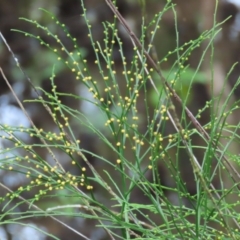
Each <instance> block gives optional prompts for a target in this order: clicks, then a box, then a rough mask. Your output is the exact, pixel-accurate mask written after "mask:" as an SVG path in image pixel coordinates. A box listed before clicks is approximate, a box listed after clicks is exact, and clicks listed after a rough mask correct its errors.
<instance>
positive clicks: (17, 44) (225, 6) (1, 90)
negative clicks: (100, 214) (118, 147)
mask: <svg viewBox="0 0 240 240" xmlns="http://www.w3.org/2000/svg"><path fill="white" fill-rule="evenodd" d="M173 2H174V3H175V4H176V14H177V20H176V21H175V19H174V14H173V12H172V11H169V12H167V13H166V14H164V16H163V18H162V21H161V23H160V27H161V28H160V30H159V31H158V33H157V36H156V38H155V41H154V45H155V50H156V53H157V55H158V57H159V59H164V57H165V56H167V55H169V54H168V53H169V51H172V50H174V49H175V48H176V46H177V43H176V22H177V29H178V34H179V35H178V37H179V45H181V44H184V43H185V42H189V41H190V40H193V39H195V38H197V37H198V36H199V35H200V34H201V33H202V32H203V31H204V30H207V29H210V28H211V26H212V21H213V12H214V8H215V1H209V0H187V1H182V0H174V1H173ZM232 2H233V1H231V3H230V2H229V1H223V0H222V1H220V2H219V6H218V8H219V10H218V16H217V18H218V20H219V21H223V20H224V19H226V18H228V17H229V16H232V17H231V18H230V19H229V20H228V21H227V22H226V23H224V24H223V26H222V28H223V29H222V32H221V34H219V35H218V37H217V38H216V40H215V59H214V63H216V64H217V65H216V68H214V70H215V71H216V72H215V74H216V75H217V76H219V79H224V78H225V76H226V73H227V72H228V71H229V69H230V67H231V66H232V65H233V64H234V63H235V62H238V61H239V58H240V54H239V52H240V51H239V50H240V44H239V42H240V41H239V31H240V27H239V25H240V23H239V22H238V21H239V14H240V13H239V10H238V7H237V5H236V3H237V4H238V2H240V1H236V3H232ZM165 3H166V1H165V0H147V1H138V0H117V5H118V8H119V11H120V12H121V14H122V15H123V16H124V17H125V18H126V20H127V21H128V24H129V25H130V26H131V27H132V29H133V31H134V32H135V33H136V34H137V35H138V36H140V35H141V23H142V16H141V14H139V12H142V13H143V14H144V15H145V22H148V21H149V20H150V19H152V17H153V16H154V14H155V13H156V12H158V11H161V9H163V7H164V5H165ZM85 6H86V9H87V16H88V18H89V21H90V22H91V24H92V32H93V36H94V39H95V40H98V41H99V42H102V41H103V38H104V35H103V25H102V22H103V21H107V20H111V19H112V12H111V11H110V9H109V8H108V7H107V5H106V3H105V1H104V0H86V1H85ZM39 8H45V9H46V10H48V11H49V12H52V13H53V14H54V15H56V16H57V18H58V19H59V20H60V21H61V22H62V23H64V24H66V27H67V28H68V30H69V32H70V33H71V35H72V36H73V37H75V38H76V39H77V43H78V45H79V46H80V47H81V49H82V51H83V52H84V54H85V55H86V59H87V60H88V63H89V64H90V65H91V72H92V74H93V75H94V76H95V78H96V79H97V77H98V74H99V73H98V69H97V67H96V66H95V64H94V60H95V59H94V57H95V55H94V52H93V50H92V48H91V46H90V41H89V39H88V37H87V34H88V31H87V28H86V26H85V23H84V21H83V18H81V17H80V15H81V14H82V8H81V2H80V0H67V1H66V0H51V1H49V0H41V1H36V0H1V1H0V30H1V32H2V34H3V35H4V37H5V38H6V40H7V42H8V44H9V45H10V46H11V48H12V50H13V51H14V53H15V54H16V56H17V58H18V60H19V62H20V63H21V65H22V67H23V69H24V70H25V72H26V74H27V75H28V76H29V77H30V79H31V80H32V82H33V83H34V84H35V85H36V86H41V87H43V88H44V89H45V90H46V91H51V84H50V82H49V77H50V75H51V73H52V66H53V65H54V64H56V56H55V54H54V53H53V52H52V51H50V50H49V49H47V48H45V47H43V46H42V45H40V44H39V42H38V41H37V40H36V39H33V38H30V37H25V36H24V35H22V34H20V33H18V32H14V31H11V29H19V30H23V31H27V32H29V33H32V34H35V35H39V36H41V38H43V39H44V40H45V41H46V42H49V43H50V44H52V45H53V46H54V44H55V43H54V42H53V40H52V39H50V38H49V37H48V36H46V35H43V33H42V32H41V31H40V30H39V29H37V28H36V27H35V26H34V25H32V24H29V23H27V22H25V21H22V20H19V17H24V18H29V19H32V20H37V21H38V22H39V23H41V24H42V25H45V26H47V27H48V28H49V29H51V31H52V32H53V33H54V34H57V35H58V36H59V37H60V38H61V40H62V41H63V43H64V44H65V46H66V47H67V48H68V49H69V51H71V50H72V49H73V46H72V44H71V42H70V41H69V39H68V38H67V37H66V36H65V34H64V32H63V31H62V30H61V29H59V27H58V26H57V25H56V24H55V23H54V22H53V21H52V19H51V17H50V16H49V15H47V14H45V13H44V12H43V11H39ZM121 38H122V39H123V43H124V44H123V47H124V52H125V56H126V58H127V59H130V58H131V53H132V45H131V41H130V40H129V38H128V36H127V35H126V33H125V32H124V31H122V32H121ZM203 51H204V49H203V48H202V47H199V48H198V49H196V50H194V51H193V52H192V54H191V56H190V57H189V59H188V60H187V61H186V62H185V65H186V66H188V68H186V70H185V73H183V74H182V75H181V81H182V83H181V85H179V86H178V85H177V86H176V90H177V91H178V92H179V93H180V95H181V96H184V95H185V94H186V92H187V91H188V86H189V85H190V82H191V81H192V76H193V75H195V74H196V75H195V78H194V84H193V85H192V89H191V96H190V98H189V100H191V101H188V102H187V104H188V106H189V108H190V109H191V111H192V112H193V113H194V114H197V113H198V109H201V108H203V107H204V105H205V103H206V101H208V100H209V99H210V98H211V97H212V96H211V94H212V92H211V91H210V77H209V74H208V73H209V71H210V70H211V69H210V64H209V60H210V58H209V56H208V55H206V59H205V60H204V61H205V63H204V64H202V65H201V67H200V71H198V72H197V73H196V72H195V69H196V68H197V67H198V64H199V60H200V58H201V55H202V53H203ZM114 58H115V59H114V61H115V63H116V65H117V63H118V61H119V62H120V56H119V54H118V51H117V48H116V53H115V56H114ZM175 60H176V55H175V54H171V55H169V56H168V57H167V61H163V62H162V63H161V67H162V69H163V72H164V75H165V76H166V77H167V78H169V79H172V74H174V69H171V67H172V65H173V63H174V61H175ZM57 64H58V65H57V68H56V69H57V70H56V72H57V77H56V80H55V82H56V85H57V89H58V91H60V92H66V93H74V94H77V95H82V96H85V97H87V93H86V89H85V88H84V86H83V85H82V84H81V83H79V82H77V81H75V79H74V76H72V75H71V73H70V71H69V70H68V69H67V68H66V66H65V65H64V64H61V62H58V63H57ZM0 66H1V67H2V69H3V70H4V72H5V74H6V76H7V78H8V79H9V80H10V82H11V84H12V85H13V88H14V90H15V91H16V93H17V94H18V96H19V98H20V99H21V100H23V99H32V98H34V97H35V95H34V93H33V90H32V89H31V86H30V85H29V83H28V82H27V81H26V78H25V76H24V75H23V74H22V73H21V72H19V70H18V68H16V66H15V62H14V60H13V59H12V56H11V54H10V53H9V52H8V50H7V48H6V47H5V45H4V44H3V42H2V41H1V40H0ZM119 69H121V66H120V64H119ZM239 75H240V66H239V64H238V65H236V67H235V68H234V70H233V72H232V73H231V74H230V77H229V79H228V84H229V87H230V88H231V87H232V86H233V85H234V83H235V82H236V80H237V78H238V77H239ZM219 81H220V80H219ZM120 84H121V83H120ZM214 84H216V86H217V85H218V84H219V86H222V83H221V82H218V81H216V82H214ZM158 87H159V88H161V86H158ZM123 89H124V87H123ZM148 93H149V99H150V103H152V104H153V105H155V103H156V101H158V99H157V97H156V96H155V95H154V93H153V92H152V91H150V90H149V92H148ZM84 94H85V95H84ZM235 97H236V98H239V97H240V89H239V88H237V89H236V91H235ZM61 100H62V102H63V103H64V104H66V105H68V106H70V107H72V108H74V109H79V110H81V111H82V112H84V113H85V114H86V115H87V116H88V117H89V118H91V119H92V120H93V122H94V120H95V122H94V124H99V128H101V127H103V124H102V123H103V122H104V119H102V116H101V114H100V112H98V111H97V110H96V109H94V108H90V107H89V106H87V105H84V104H83V103H81V101H79V100H73V99H72V98H68V97H63V98H62V99H61ZM25 107H26V109H27V110H28V112H29V114H30V116H31V118H32V119H33V121H34V122H35V124H36V126H37V127H38V128H43V129H45V130H46V131H47V130H52V129H54V126H53V123H52V121H51V118H50V116H49V115H48V113H47V112H46V111H45V110H44V109H43V107H41V106H40V104H36V103H31V104H28V103H26V104H25ZM140 109H141V108H140ZM19 110H20V109H19V108H18V106H17V104H16V102H15V100H14V98H13V97H12V95H11V93H10V92H9V89H8V87H7V86H6V84H5V82H4V80H3V78H2V76H0V122H1V123H6V124H9V125H14V124H15V125H20V124H22V125H23V126H26V127H27V126H29V125H28V123H27V120H26V119H25V117H24V115H23V114H21V113H20V111H19ZM149 111H151V105H150V106H149ZM141 116H142V119H141V123H142V129H143V131H144V128H145V127H146V121H147V119H144V116H145V115H144V113H143V114H142V115H141ZM208 121H209V113H208V112H207V111H205V112H204V114H202V116H201V119H200V122H201V123H202V124H204V123H207V122H208ZM236 121H239V116H236ZM72 123H73V126H74V127H73V128H74V131H75V135H76V136H78V137H79V139H81V142H82V148H85V149H87V150H88V151H90V152H95V153H98V154H99V155H105V156H106V155H107V154H108V152H107V150H106V149H105V146H104V145H103V144H102V143H101V141H99V139H96V138H95V136H93V135H92V134H91V133H90V132H89V131H87V130H86V129H85V128H83V127H80V126H79V125H78V124H77V123H74V122H72ZM166 131H167V132H171V131H172V129H171V126H168V129H167V130H166ZM26 141H31V140H29V139H26ZM35 141H38V140H37V139H35ZM193 141H194V140H193ZM195 141H196V144H201V143H199V142H198V141H199V140H198V139H195ZM42 151H43V152H42V153H41V154H42V156H44V155H45V159H48V156H47V153H45V152H44V150H42ZM197 151H198V153H196V154H198V156H200V157H199V158H201V156H203V154H204V153H203V152H202V151H201V150H197ZM184 154H185V153H182V163H181V164H182V165H183V166H184V167H183V168H182V174H183V176H184V179H185V181H186V183H187V187H188V190H189V193H190V194H194V193H195V191H196V190H195V184H194V181H193V174H192V170H191V166H190V164H189V163H188V159H187V157H186V155H185V156H184ZM173 155H174V153H173ZM87 157H88V159H89V161H90V162H91V163H92V164H93V165H94V166H95V167H96V168H99V169H101V168H104V167H106V166H103V165H102V164H103V163H99V162H98V161H96V159H94V157H93V156H91V155H88V156H87ZM111 157H113V158H114V156H108V158H111ZM129 157H131V154H130V153H129ZM61 159H62V160H61V161H62V164H63V165H64V167H65V168H66V169H67V170H68V171H71V172H75V174H77V172H76V171H77V170H76V169H73V168H74V167H73V166H72V165H71V164H70V162H69V161H67V159H64V157H63V156H62V157H61ZM79 161H81V159H79ZM159 173H160V176H161V178H162V183H163V184H165V185H166V186H172V185H173V184H174V183H172V182H171V180H169V177H168V174H167V169H165V168H164V166H161V165H159ZM79 174H80V173H79ZM149 179H151V176H149ZM0 180H1V181H2V182H3V183H4V184H6V185H7V186H9V187H10V188H12V189H13V190H14V189H17V188H18V187H19V186H20V185H21V184H23V183H24V181H25V180H24V179H23V177H22V176H20V175H17V174H13V173H9V172H7V173H6V172H0ZM216 184H217V183H216ZM97 191H98V190H97V189H96V192H97ZM4 194H5V192H4V191H3V190H2V189H0V195H4ZM97 194H98V195H99V198H105V200H104V201H108V200H107V197H105V196H103V195H104V193H101V191H99V192H98V193H97ZM166 194H168V193H166ZM169 197H170V198H171V197H172V199H173V201H174V196H169ZM132 200H133V201H136V202H139V203H144V202H146V201H147V199H145V198H144V196H142V195H141V192H140V191H138V190H136V193H135V194H134V199H132ZM62 201H64V199H60V198H59V204H60V203H62ZM68 203H69V202H68ZM41 204H42V206H45V205H46V204H47V205H49V206H51V205H52V203H51V202H47V203H44V202H42V203H41ZM55 204H56V203H55ZM19 211H24V209H19ZM65 221H66V222H68V223H69V224H70V225H72V226H73V227H75V228H79V229H81V231H83V233H84V234H86V235H87V236H89V238H90V239H96V240H100V239H107V238H106V236H105V235H104V232H101V230H99V229H95V228H93V227H92V226H93V225H94V224H95V222H94V221H92V222H91V221H87V222H86V221H84V220H83V219H65ZM29 224H37V225H38V226H40V227H43V228H48V229H49V231H50V232H51V233H53V234H56V235H57V236H59V237H60V239H62V240H65V239H66V240H67V239H76V238H74V237H75V236H74V234H73V233H71V232H69V231H67V230H65V229H63V228H61V227H59V226H58V225H57V224H56V223H54V222H52V221H50V220H46V219H36V221H35V222H33V221H32V220H31V222H29ZM23 229H24V228H23V227H22V228H21V229H20V228H14V227H13V226H5V228H4V229H3V228H1V229H0V230H1V231H0V232H5V233H4V234H7V235H8V236H7V237H6V239H11V238H12V239H33V238H27V235H28V233H29V232H27V231H25V235H23V236H22V235H21V236H20V235H18V237H17V238H14V236H15V234H16V232H18V233H19V232H21V231H22V232H23ZM28 231H30V230H29V229H28ZM34 234H36V233H34ZM2 236H3V235H2ZM0 238H1V237H0ZM1 239H3V238H1ZM34 239H46V238H45V237H44V236H38V238H34Z"/></svg>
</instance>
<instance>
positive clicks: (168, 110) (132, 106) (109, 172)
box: [0, 1, 239, 239]
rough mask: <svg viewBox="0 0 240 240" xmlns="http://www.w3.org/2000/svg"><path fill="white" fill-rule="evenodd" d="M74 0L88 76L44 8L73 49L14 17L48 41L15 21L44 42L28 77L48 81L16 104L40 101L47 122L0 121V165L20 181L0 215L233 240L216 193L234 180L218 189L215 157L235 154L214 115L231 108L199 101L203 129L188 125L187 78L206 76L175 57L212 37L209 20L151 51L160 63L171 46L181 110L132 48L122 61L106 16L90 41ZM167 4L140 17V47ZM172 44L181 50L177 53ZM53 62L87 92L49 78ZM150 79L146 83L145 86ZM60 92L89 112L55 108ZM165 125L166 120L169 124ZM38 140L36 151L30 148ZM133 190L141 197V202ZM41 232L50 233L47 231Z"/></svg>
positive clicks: (120, 233) (224, 195) (234, 227)
mask: <svg viewBox="0 0 240 240" xmlns="http://www.w3.org/2000/svg"><path fill="white" fill-rule="evenodd" d="M83 10H84V14H83V16H82V17H83V18H84V19H85V22H86V25H87V27H88V30H89V35H88V36H89V41H91V45H92V48H93V50H94V52H95V62H94V64H95V66H96V67H97V69H98V72H97V74H94V73H93V70H92V69H93V64H91V63H89V62H88V61H87V59H86V51H85V50H84V49H82V48H81V47H80V46H78V44H77V39H75V38H73V37H72V36H71V35H70V33H69V32H68V29H67V27H66V26H65V25H64V24H61V23H60V22H59V21H58V19H56V17H55V16H53V15H52V14H51V13H49V12H47V11H46V10H43V11H44V12H45V13H46V14H47V15H51V17H52V21H53V22H55V23H56V25H58V26H59V28H60V29H61V30H62V31H64V32H65V34H66V36H67V37H68V38H69V39H71V41H72V44H73V51H68V49H67V48H66V47H65V46H64V44H63V43H62V40H61V39H60V37H58V35H57V34H55V33H53V32H51V31H50V30H49V29H48V28H47V27H46V26H42V25H40V24H39V23H38V22H36V21H34V20H28V19H23V20H24V21H27V22H29V24H33V25H35V26H36V27H37V28H39V29H41V30H42V31H43V33H42V34H43V35H44V34H46V35H47V36H50V37H51V38H52V40H54V42H55V45H54V46H51V45H50V44H49V43H48V42H46V41H44V40H43V39H44V38H42V36H35V35H34V34H31V33H27V32H25V31H19V32H21V33H23V34H25V35H26V36H27V37H32V38H34V39H36V40H38V41H39V43H40V44H41V45H43V46H45V47H46V48H47V49H49V50H50V52H49V51H47V52H45V51H43V56H39V61H40V63H42V62H43V59H44V58H46V59H47V62H46V64H47V67H46V68H45V70H44V71H43V72H41V73H40V74H39V75H38V74H37V75H35V77H36V79H37V82H40V80H41V79H43V78H46V77H47V76H49V82H50V84H51V87H52V90H51V92H47V91H46V90H45V89H43V88H41V87H37V90H38V93H39V96H38V98H36V99H34V100H26V101H25V102H26V103H28V104H32V103H34V104H36V103H38V104H41V105H43V106H44V108H45V109H46V111H47V112H48V113H49V114H50V116H51V118H52V121H53V122H54V126H55V129H54V130H53V131H46V130H44V129H39V128H37V127H36V126H35V125H34V123H32V126H31V127H30V128H24V127H21V126H7V125H0V129H1V132H2V134H1V136H0V137H1V139H2V140H4V141H5V142H6V143H7V145H8V147H6V148H3V149H1V152H0V156H1V158H0V161H1V166H0V168H1V170H2V171H5V172H14V173H16V174H21V175H24V176H25V177H26V179H27V180H26V181H24V184H23V185H22V186H21V187H19V188H18V189H17V190H16V189H15V190H14V191H11V190H10V189H7V191H8V192H7V194H6V195H5V196H2V197H1V204H2V213H1V215H0V224H8V223H19V224H21V223H22V222H23V221H24V220H25V219H27V218H34V217H51V218H53V219H54V220H56V221H58V222H60V223H61V224H63V222H61V221H60V220H59V219H58V217H60V216H68V217H69V218H84V219H91V220H96V221H97V223H96V227H98V228H103V229H104V230H105V231H106V235H108V237H109V238H111V239H130V238H131V237H132V236H134V237H135V239H230V238H229V237H231V239H239V232H238V231H239V225H238V224H237V223H236V222H239V214H238V212H237V211H236V210H235V209H236V208H235V207H236V206H237V207H238V205H239V202H236V203H230V202H229V200H228V196H229V195H230V194H233V195H234V194H235V195H237V194H238V188H237V183H233V184H232V186H231V188H229V189H225V185H224V179H225V178H230V176H231V174H230V173H228V170H226V169H225V165H224V161H223V158H224V156H225V155H226V156H227V157H229V158H230V159H232V160H235V161H236V162H237V161H238V160H237V159H238V158H237V157H236V156H235V155H234V154H232V153H231V152H230V151H228V149H227V147H225V146H224V145H223V144H222V143H221V140H222V139H223V138H225V135H227V134H228V136H226V138H228V139H232V137H236V139H237V138H238V136H237V132H236V131H237V127H238V126H229V125H227V122H226V118H227V116H229V115H230V114H232V112H233V111H235V110H237V109H239V107H238V105H237V103H234V105H232V106H230V110H228V111H227V112H225V109H226V107H227V106H228V105H229V98H228V99H226V101H225V102H224V105H223V106H220V107H221V108H220V110H219V116H217V112H214V111H215V109H214V108H213V106H214V104H215V103H216V102H218V100H219V99H218V98H216V99H214V98H213V99H212V100H211V101H209V102H207V103H206V106H205V107H204V109H202V110H201V109H200V110H199V114H198V116H196V117H199V116H200V113H204V111H207V110H208V109H211V110H212V113H211V119H210V122H209V123H208V124H206V125H205V126H204V128H203V129H205V130H207V131H208V132H209V136H210V138H209V139H208V138H207V137H206V136H205V135H204V133H203V132H201V131H200V130H199V128H197V127H196V121H195V122H191V119H190V120H189V119H188V118H187V116H186V114H185V112H184V110H185V109H186V105H187V104H188V103H189V101H191V96H190V92H191V87H192V86H193V84H195V83H202V84H205V83H206V81H207V80H206V77H205V76H204V74H203V73H202V72H200V71H199V69H200V65H201V63H202V61H203V60H202V59H199V68H198V69H196V70H193V69H191V68H189V67H188V66H186V65H187V64H186V61H187V58H188V57H189V56H190V55H191V53H192V51H194V49H196V48H198V47H200V46H201V44H202V43H203V42H204V41H206V40H208V41H209V45H208V47H212V44H213V40H214V38H215V36H216V34H217V33H218V32H219V30H218V27H219V26H220V24H216V25H215V26H214V28H213V29H211V30H209V31H207V32H204V33H203V34H202V35H200V36H199V38H198V39H195V40H193V41H190V42H189V43H186V44H184V46H178V44H177V46H176V49H174V50H173V51H171V52H169V54H168V56H166V57H163V58H162V59H161V60H160V61H159V64H161V63H162V62H164V61H167V59H168V57H169V56H170V55H171V54H175V55H176V62H174V63H173V64H172V69H170V70H168V71H162V72H163V76H164V77H165V78H166V80H167V82H168V83H169V84H170V85H171V86H172V87H173V88H174V89H175V91H176V92H178V93H180V96H181V97H182V102H183V105H182V112H181V113H180V114H179V113H177V112H175V107H174V106H173V102H172V96H173V94H172V92H171V91H170V89H169V88H168V87H166V86H165V85H163V83H160V80H159V79H160V77H159V75H157V74H156V73H155V72H154V69H153V67H152V66H150V65H149V64H146V62H147V58H146V54H145V53H144V51H143V49H141V48H138V47H136V46H134V47H133V56H132V59H131V60H130V61H127V60H126V57H125V52H124V50H123V45H124V43H123V42H122V39H121V38H120V36H119V32H118V28H117V25H118V24H117V19H116V18H114V19H113V20H112V22H104V23H103V26H104V35H105V38H104V41H103V42H102V43H100V42H96V41H95V39H94V38H93V33H92V26H91V24H90V23H89V21H88V19H87V10H86V9H85V8H84V6H83ZM169 10H172V11H173V12H174V11H175V10H174V5H173V4H171V2H170V1H167V4H166V6H165V8H164V9H163V11H162V12H160V13H156V16H154V19H153V20H152V21H151V22H150V24H149V26H148V27H145V26H143V27H142V37H141V42H142V44H143V45H147V44H146V41H147V40H146V39H145V38H144V36H145V34H147V32H148V30H149V28H150V27H154V31H151V33H152V38H151V40H150V43H149V45H148V46H149V49H147V52H150V50H151V45H152V43H153V40H154V36H155V34H156V33H157V31H158V24H159V22H160V20H161V17H162V15H163V14H164V13H165V12H167V11H169ZM116 46H118V48H119V49H118V50H119V54H120V59H121V61H120V63H119V62H118V63H117V62H115V59H114V52H113V51H114V49H115V47H116ZM180 51H182V52H183V53H182V54H180ZM46 53H47V55H45V54H46ZM119 65H120V66H119ZM63 69H69V73H70V74H72V75H74V77H75V79H76V81H77V83H76V86H77V85H79V86H80V87H81V88H82V89H86V91H87V93H88V94H85V95H80V96H79V95H76V94H73V93H64V92H60V91H59V90H58V86H57V85H56V84H55V78H56V75H57V74H60V73H61V70H63ZM163 80H164V79H163ZM33 81H34V80H33ZM149 82H150V83H151V85H150V87H149ZM154 82H157V84H156V86H155V84H154ZM163 82H164V81H163ZM231 94H232V93H231ZM63 97H67V98H69V99H74V100H76V99H77V100H79V102H81V104H87V105H86V106H88V107H89V108H90V107H92V108H93V109H94V113H96V114H88V112H87V111H85V110H86V109H85V110H83V109H81V108H79V109H75V108H71V107H70V106H67V105H66V104H64V103H63V102H62V101H61V99H62V98H63ZM215 117H217V118H215ZM194 119H195V118H194ZM195 120H196V119H195ZM103 121H104V123H103ZM171 124H173V126H174V128H171V133H169V131H168V130H169V125H171ZM194 124H195V125H194ZM76 125H77V127H78V128H79V129H84V130H83V131H84V132H87V133H88V134H90V133H91V134H92V135H93V136H94V137H95V139H97V142H98V144H99V145H100V149H102V151H99V152H91V151H89V150H88V149H84V148H83V147H82V143H83V142H84V140H85V139H78V138H79V135H78V134H76V130H75V129H76V128H75V126H76ZM86 129H87V131H86ZM19 132H20V133H21V132H24V133H25V134H26V135H28V137H29V138H30V139H32V141H31V142H30V143H27V142H25V141H24V140H23V139H21V137H19V135H18V134H17V133H19ZM194 138H199V139H201V140H203V143H201V144H200V143H197V144H196V143H195V142H194V141H193V139H194ZM34 139H35V140H36V139H38V141H35V140H34ZM229 141H230V140H229ZM231 141H232V140H231ZM43 149H44V151H45V152H46V155H47V156H48V158H46V155H45V156H44V155H42V150H43ZM196 149H197V150H201V151H202V152H203V160H202V161H201V162H200V161H199V160H198V159H197V158H196V155H195V151H196ZM183 152H184V153H183ZM184 154H185V155H184ZM88 156H91V157H94V158H95V159H97V162H98V164H97V165H94V164H93V163H92V162H90V161H89V160H88ZM49 158H51V160H49ZM183 158H187V159H189V162H188V164H189V165H192V172H191V173H192V174H193V176H194V180H195V182H194V185H195V188H196V193H195V194H190V193H189V191H188V188H187V185H186V183H185V181H184V176H183V174H182V173H181V171H182V168H184V167H185V166H183V167H182V165H183V161H182V159H183ZM62 159H65V161H66V162H68V163H70V164H71V165H72V167H71V170H72V169H76V170H77V172H78V174H76V173H74V171H71V170H66V169H65V167H66V165H64V164H63V162H62ZM79 159H80V160H79ZM184 163H186V162H184ZM237 164H239V163H238V162H237ZM99 166H100V167H99ZM159 166H164V169H165V173H166V174H167V175H168V176H169V177H168V181H169V183H167V184H163V183H162V176H161V174H160V173H159ZM212 166H214V167H212ZM149 176H151V179H150V178H149ZM216 176H217V178H218V181H219V182H220V184H219V185H220V187H219V188H217V189H216V188H215V187H214V186H213V185H212V182H213V180H214V178H215V177H216ZM223 176H224V177H223ZM194 180H193V181H194ZM2 186H3V184H2ZM136 192H138V193H137V194H138V196H137V198H140V199H139V202H138V201H137V200H136V195H135V194H136ZM99 195H101V196H99ZM141 198H143V199H146V200H143V202H141V201H140V200H141ZM172 198H174V199H172ZM144 201H146V202H147V203H144ZM24 204H27V205H28V208H27V209H26V208H25V211H24V212H22V213H20V212H19V211H18V209H19V207H21V206H22V205H24ZM6 219H7V220H6ZM232 222H233V223H232ZM63 225H64V226H65V227H69V228H70V226H68V225H67V226H66V224H63ZM70 230H72V229H71V228H70ZM75 233H76V234H78V235H79V236H82V237H83V238H84V239H89V238H88V237H86V236H83V235H82V234H81V230H75ZM46 234H47V235H48V236H49V237H51V238H53V239H60V238H57V237H54V236H53V235H51V234H49V233H47V231H46Z"/></svg>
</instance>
